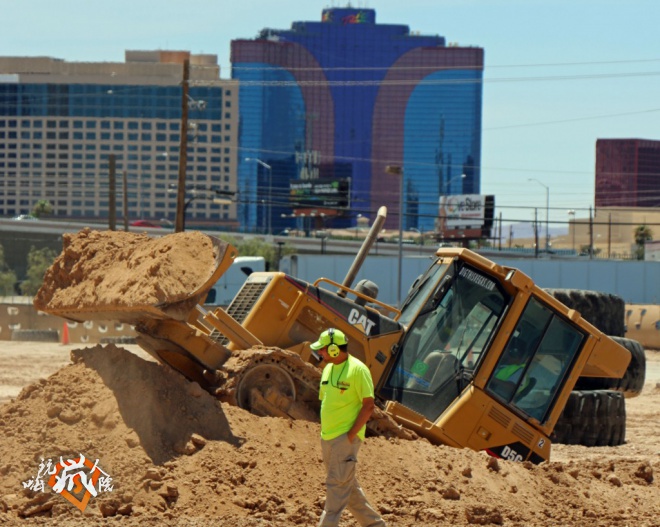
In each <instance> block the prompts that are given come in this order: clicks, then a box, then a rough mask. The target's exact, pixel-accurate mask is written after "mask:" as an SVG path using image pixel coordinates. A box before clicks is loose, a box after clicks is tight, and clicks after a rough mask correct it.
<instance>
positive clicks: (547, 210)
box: [527, 178, 550, 253]
mask: <svg viewBox="0 0 660 527" xmlns="http://www.w3.org/2000/svg"><path fill="white" fill-rule="evenodd" d="M527 181H534V182H536V183H538V184H539V185H541V186H542V187H543V188H545V252H546V253H549V252H550V187H548V185H545V184H544V183H541V182H540V181H539V180H538V179H535V178H529V179H528V180H527Z"/></svg>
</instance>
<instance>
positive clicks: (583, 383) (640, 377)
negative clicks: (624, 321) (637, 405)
mask: <svg viewBox="0 0 660 527" xmlns="http://www.w3.org/2000/svg"><path fill="white" fill-rule="evenodd" d="M611 338H612V340H613V341H615V342H617V343H619V344H621V345H622V346H623V347H624V348H626V349H627V350H628V351H629V352H630V355H631V359H630V364H629V365H628V369H627V370H626V373H625V375H624V376H623V377H622V378H621V379H612V378H607V377H580V378H579V379H578V381H577V383H576V384H575V389H576V390H616V391H618V392H621V393H623V394H624V396H625V397H637V396H638V395H639V394H640V393H641V392H642V388H643V387H644V382H645V381H646V355H645V354H644V348H643V347H642V345H641V344H640V343H639V342H637V341H636V340H632V339H627V338H624V337H611Z"/></svg>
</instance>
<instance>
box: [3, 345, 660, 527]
mask: <svg viewBox="0 0 660 527" xmlns="http://www.w3.org/2000/svg"><path fill="white" fill-rule="evenodd" d="M78 348H79V347H78V346H72V345H67V346H65V345H60V344H42V343H17V342H3V343H2V344H1V345H0V390H1V391H0V397H1V399H0V429H1V430H2V431H3V433H2V435H1V436H0V476H2V477H1V478H0V524H3V525H81V526H82V525H85V526H89V525H115V524H118V525H131V526H133V525H199V526H202V525H221V526H226V527H242V526H253V525H254V526H278V527H280V526H283V527H289V526H313V525H315V524H316V521H317V519H318V516H319V515H320V513H321V510H322V507H323V500H324V495H325V491H324V487H323V469H322V463H321V459H320V448H319V444H318V432H319V431H318V425H317V424H314V423H306V422H300V421H297V422H289V421H287V420H284V419H278V418H258V417H255V416H252V415H250V414H247V413H245V412H243V411H242V410H240V409H237V408H234V407H229V406H226V405H224V404H223V405H220V404H218V403H217V401H215V400H214V399H213V398H212V397H210V396H209V395H208V394H206V393H205V392H202V391H201V390H200V389H199V387H198V386H197V385H196V384H193V383H189V382H188V381H186V380H185V379H183V378H181V377H180V376H179V375H177V374H174V373H173V372H172V371H171V370H170V369H168V368H163V367H162V366H160V365H158V364H156V363H155V362H153V361H150V360H148V359H147V360H145V358H146V357H148V356H147V355H146V354H144V353H143V352H141V351H139V348H138V347H137V346H124V347H122V348H116V347H114V346H107V347H103V348H101V347H95V348H87V349H84V350H81V351H74V353H73V355H74V357H75V361H74V362H72V361H71V360H70V358H69V356H70V354H71V352H72V351H73V350H78ZM127 350H130V351H132V352H135V353H130V352H129V351H127ZM647 360H648V363H647V379H646V385H645V387H644V391H643V392H642V394H641V395H640V396H639V397H636V398H633V399H628V400H627V401H626V403H627V404H626V408H627V435H626V437H627V440H626V444H624V445H622V446H619V447H598V448H586V447H580V446H566V445H554V446H553V453H552V460H551V462H549V463H544V464H542V465H540V466H534V465H530V464H527V463H525V464H515V463H509V462H504V461H495V460H494V459H492V458H489V457H488V456H486V455H485V454H483V453H477V452H472V451H467V450H457V449H452V448H448V447H435V446H432V445H430V444H428V443H427V442H425V441H401V440H386V439H383V438H368V439H367V441H366V443H365V445H364V447H363V448H362V450H361V452H360V465H359V475H360V480H361V482H362V484H363V487H364V488H365V491H366V492H367V494H368V496H369V497H370V499H371V501H372V502H373V503H374V505H375V506H376V507H377V508H378V509H379V510H380V511H381V513H382V514H383V516H384V518H385V519H386V521H387V522H388V525H392V526H427V525H428V526H436V525H437V526H444V525H447V526H448V525H505V526H521V527H522V526H532V527H535V526H539V527H540V526H544V527H546V526H558V527H559V526H602V527H609V526H617V527H623V526H630V527H633V526H634V527H650V526H660V489H659V483H658V478H657V473H658V471H659V470H660V353H658V352H647ZM40 379H41V380H40ZM25 387H27V388H26V389H23V388H25ZM21 389H23V391H22V392H21ZM19 392H21V393H20V395H19ZM74 453H82V454H83V455H85V456H87V457H88V458H90V459H93V460H97V459H98V462H99V466H100V467H101V468H102V469H103V470H104V471H106V472H107V473H108V474H109V475H110V476H111V477H112V481H113V490H112V491H111V492H105V493H101V494H99V495H98V496H97V497H95V498H92V500H91V501H90V503H89V505H88V506H87V508H86V509H85V511H84V512H80V511H79V510H78V509H76V508H75V507H73V505H71V504H70V503H69V502H68V501H66V500H65V499H64V498H62V496H61V495H58V494H54V493H52V492H50V493H48V492H46V493H44V492H34V491H31V490H25V489H24V488H23V486H24V485H23V483H24V482H26V481H28V480H29V479H30V478H33V477H34V476H35V475H36V473H37V470H38V466H39V463H40V461H41V460H42V459H51V458H52V459H53V460H57V459H59V456H61V455H62V456H64V457H65V459H66V458H67V456H72V455H73V454H74ZM344 516H345V519H344V520H343V521H342V523H341V526H342V527H356V526H357V524H356V523H355V522H354V521H353V519H352V517H351V516H350V514H348V513H345V515H344Z"/></svg>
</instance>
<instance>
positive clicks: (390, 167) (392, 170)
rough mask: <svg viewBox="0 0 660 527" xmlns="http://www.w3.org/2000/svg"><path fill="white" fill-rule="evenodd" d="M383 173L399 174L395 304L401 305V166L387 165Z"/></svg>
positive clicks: (402, 175)
mask: <svg viewBox="0 0 660 527" xmlns="http://www.w3.org/2000/svg"><path fill="white" fill-rule="evenodd" d="M385 173H387V174H392V175H394V176H399V272H398V276H397V285H396V305H397V307H401V273H402V269H403V267H402V262H403V178H404V174H403V167H400V166H397V165H387V166H386V167H385Z"/></svg>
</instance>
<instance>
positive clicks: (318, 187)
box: [289, 178, 351, 209]
mask: <svg viewBox="0 0 660 527" xmlns="http://www.w3.org/2000/svg"><path fill="white" fill-rule="evenodd" d="M350 195H351V180H350V179H349V178H343V179H338V178H324V179H296V180H292V181H290V182H289V203H290V204H291V207H292V208H294V209H319V208H323V209H347V208H349V207H350Z"/></svg>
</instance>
